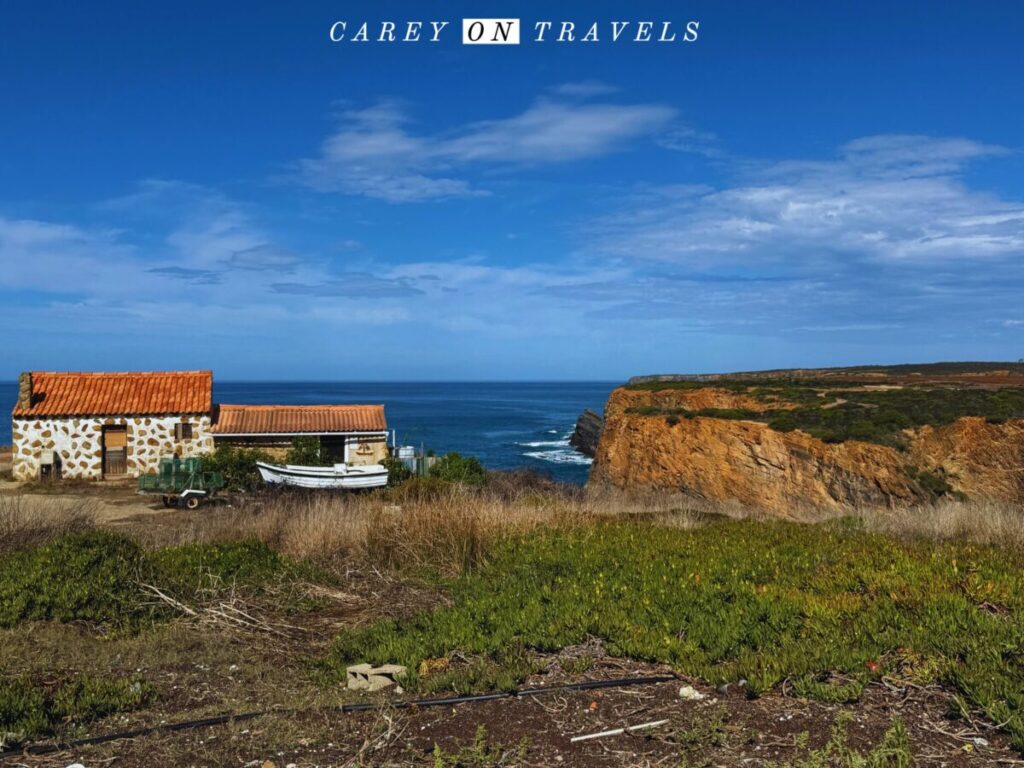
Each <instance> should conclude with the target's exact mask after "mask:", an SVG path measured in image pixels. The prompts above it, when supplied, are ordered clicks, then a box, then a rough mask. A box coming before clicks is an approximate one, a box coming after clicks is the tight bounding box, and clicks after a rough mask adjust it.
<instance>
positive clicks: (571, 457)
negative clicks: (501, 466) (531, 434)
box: [523, 448, 594, 464]
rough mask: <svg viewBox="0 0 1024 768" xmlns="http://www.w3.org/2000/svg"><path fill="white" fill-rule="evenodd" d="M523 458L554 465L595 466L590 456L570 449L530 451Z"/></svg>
mask: <svg viewBox="0 0 1024 768" xmlns="http://www.w3.org/2000/svg"><path fill="white" fill-rule="evenodd" d="M523 456H529V457H530V458H531V459H538V460H540V461H549V462H551V463H552V464H593V463H594V460H593V459H592V458H590V457H589V456H584V455H583V454H582V453H577V452H576V451H574V450H572V449H571V448H570V449H561V450H557V451H529V452H527V453H524V454H523Z"/></svg>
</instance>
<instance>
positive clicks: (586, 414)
mask: <svg viewBox="0 0 1024 768" xmlns="http://www.w3.org/2000/svg"><path fill="white" fill-rule="evenodd" d="M603 429H604V419H603V418H602V417H601V415H600V414H597V413H594V411H592V410H590V409H589V408H587V409H586V410H585V411H583V413H581V414H580V417H579V418H578V419H577V420H576V429H574V430H573V433H572V435H571V436H570V437H569V445H571V446H572V447H573V448H575V449H576V450H577V451H579V452H580V453H582V454H583V455H584V456H590V457H593V456H594V454H595V453H597V444H598V443H599V442H600V441H601V432H602V430H603Z"/></svg>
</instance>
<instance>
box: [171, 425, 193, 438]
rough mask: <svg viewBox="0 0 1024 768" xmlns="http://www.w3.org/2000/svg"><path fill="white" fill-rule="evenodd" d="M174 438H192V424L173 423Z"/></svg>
mask: <svg viewBox="0 0 1024 768" xmlns="http://www.w3.org/2000/svg"><path fill="white" fill-rule="evenodd" d="M174 438H175V439H176V440H191V439H192V425H191V424H175V425H174Z"/></svg>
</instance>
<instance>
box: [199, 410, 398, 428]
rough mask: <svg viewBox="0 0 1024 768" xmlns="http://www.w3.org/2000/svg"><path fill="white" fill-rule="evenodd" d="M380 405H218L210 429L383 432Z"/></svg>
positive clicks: (384, 424) (382, 411)
mask: <svg viewBox="0 0 1024 768" xmlns="http://www.w3.org/2000/svg"><path fill="white" fill-rule="evenodd" d="M387 428H388V425H387V421H386V420H385V419H384V406H383V405H219V406H217V417H216V422H215V423H214V425H213V432H214V433H215V434H221V435H268V434H279V435H281V434H284V435H294V434H324V433H328V432H383V431H384V430H386V429H387Z"/></svg>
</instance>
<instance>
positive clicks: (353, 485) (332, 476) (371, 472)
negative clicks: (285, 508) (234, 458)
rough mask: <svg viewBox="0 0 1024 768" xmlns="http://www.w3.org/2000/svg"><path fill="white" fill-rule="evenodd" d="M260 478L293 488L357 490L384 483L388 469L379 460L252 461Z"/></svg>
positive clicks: (386, 481)
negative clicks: (329, 463) (319, 462)
mask: <svg viewBox="0 0 1024 768" xmlns="http://www.w3.org/2000/svg"><path fill="white" fill-rule="evenodd" d="M256 468H257V469H259V471H260V476H261V477H262V478H263V482H265V483H267V484H268V485H287V486H291V487H293V488H314V489H316V488H323V489H327V490H357V489H360V488H381V487H383V486H385V485H387V484H388V471H387V469H385V468H384V467H383V466H381V465H380V464H369V465H366V466H356V467H352V466H347V465H342V464H338V465H335V466H333V467H303V466H297V465H293V464H267V463H265V462H262V461H257V462H256Z"/></svg>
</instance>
